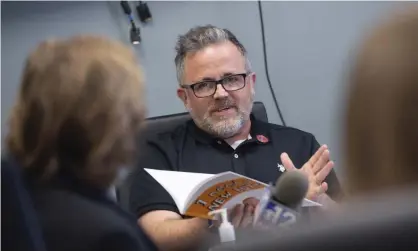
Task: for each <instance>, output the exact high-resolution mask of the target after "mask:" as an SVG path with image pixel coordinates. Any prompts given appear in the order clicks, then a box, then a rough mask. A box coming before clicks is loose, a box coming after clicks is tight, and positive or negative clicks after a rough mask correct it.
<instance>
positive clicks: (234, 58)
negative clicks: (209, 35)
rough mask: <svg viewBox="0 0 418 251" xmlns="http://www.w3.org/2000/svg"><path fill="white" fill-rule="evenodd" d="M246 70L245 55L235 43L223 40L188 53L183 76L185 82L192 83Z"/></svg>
mask: <svg viewBox="0 0 418 251" xmlns="http://www.w3.org/2000/svg"><path fill="white" fill-rule="evenodd" d="M244 72H245V57H244V55H242V53H241V52H240V51H239V50H238V48H237V47H236V46H235V45H234V44H232V43H230V42H223V43H219V44H214V45H210V46H207V47H205V48H203V49H201V50H199V51H196V52H194V53H190V54H188V55H187V56H186V58H185V60H184V75H183V78H184V83H185V84H191V83H195V82H198V81H202V80H217V79H220V78H222V77H224V76H226V75H230V74H238V73H244Z"/></svg>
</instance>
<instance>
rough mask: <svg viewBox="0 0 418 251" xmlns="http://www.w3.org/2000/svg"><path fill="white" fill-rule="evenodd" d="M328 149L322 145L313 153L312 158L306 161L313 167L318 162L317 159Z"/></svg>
mask: <svg viewBox="0 0 418 251" xmlns="http://www.w3.org/2000/svg"><path fill="white" fill-rule="evenodd" d="M326 149H328V146H327V145H322V146H321V147H319V149H318V150H317V151H316V152H315V153H314V155H312V157H311V158H310V159H309V160H308V163H309V164H310V165H311V166H314V165H315V163H316V162H317V161H318V160H319V158H320V157H321V155H322V153H323V152H324V151H325V150H326Z"/></svg>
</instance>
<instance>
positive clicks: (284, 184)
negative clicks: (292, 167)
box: [273, 171, 309, 209]
mask: <svg viewBox="0 0 418 251" xmlns="http://www.w3.org/2000/svg"><path fill="white" fill-rule="evenodd" d="M308 188H309V181H308V179H307V178H306V176H305V175H304V174H302V173H301V172H299V171H286V172H284V173H283V174H282V175H281V176H280V177H279V178H278V180H277V182H276V186H275V190H274V191H273V197H274V198H275V199H276V200H277V201H279V202H280V203H282V204H283V205H285V206H287V207H289V208H291V209H296V208H298V207H299V205H300V204H301V202H302V201H303V199H304V198H305V196H306V193H307V192H308Z"/></svg>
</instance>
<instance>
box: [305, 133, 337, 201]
mask: <svg viewBox="0 0 418 251" xmlns="http://www.w3.org/2000/svg"><path fill="white" fill-rule="evenodd" d="M312 137H313V139H312V146H311V156H312V155H314V154H315V152H316V151H317V150H318V149H319V147H320V145H319V143H318V141H317V140H316V138H315V137H314V136H312ZM325 182H327V183H328V191H327V195H328V196H329V197H331V199H333V200H334V201H341V199H342V197H343V195H344V194H343V190H342V188H341V184H340V182H339V180H338V178H337V174H336V173H335V170H334V168H333V169H332V170H331V172H330V173H329V174H328V176H327V177H326V178H325Z"/></svg>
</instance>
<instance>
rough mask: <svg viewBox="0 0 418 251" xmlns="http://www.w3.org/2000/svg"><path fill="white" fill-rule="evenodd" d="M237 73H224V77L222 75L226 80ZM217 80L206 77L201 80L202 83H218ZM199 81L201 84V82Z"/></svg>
mask: <svg viewBox="0 0 418 251" xmlns="http://www.w3.org/2000/svg"><path fill="white" fill-rule="evenodd" d="M234 74H235V73H231V72H226V73H224V74H223V75H222V78H224V77H228V76H231V75H234ZM216 80H217V79H214V78H210V77H205V78H203V79H202V80H200V81H216ZM200 81H199V82H200Z"/></svg>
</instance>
